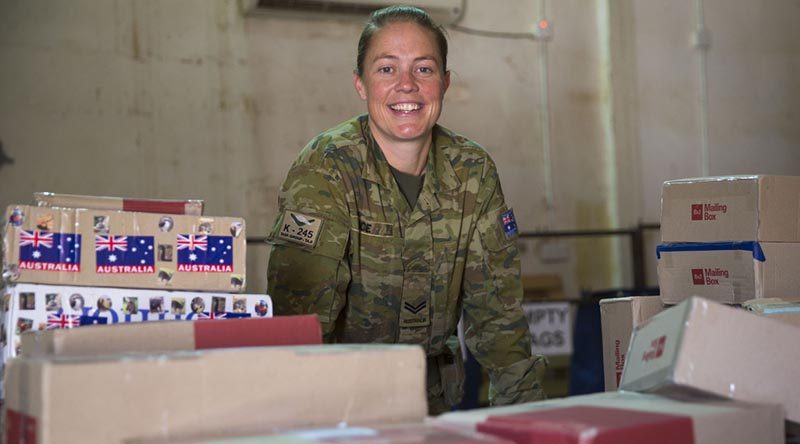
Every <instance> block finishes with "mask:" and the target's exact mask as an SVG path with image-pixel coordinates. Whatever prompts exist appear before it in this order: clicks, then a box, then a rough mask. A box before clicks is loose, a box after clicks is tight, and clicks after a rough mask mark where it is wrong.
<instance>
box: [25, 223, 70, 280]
mask: <svg viewBox="0 0 800 444" xmlns="http://www.w3.org/2000/svg"><path fill="white" fill-rule="evenodd" d="M19 268H20V269H21V270H38V271H69V272H80V271H81V235H80V234H75V233H51V232H48V231H25V230H22V231H20V233H19Z"/></svg>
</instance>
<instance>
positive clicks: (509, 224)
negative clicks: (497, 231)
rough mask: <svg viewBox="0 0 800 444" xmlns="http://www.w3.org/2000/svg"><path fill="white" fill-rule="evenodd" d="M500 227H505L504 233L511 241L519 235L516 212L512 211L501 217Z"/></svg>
mask: <svg viewBox="0 0 800 444" xmlns="http://www.w3.org/2000/svg"><path fill="white" fill-rule="evenodd" d="M500 225H502V226H503V233H505V235H506V239H510V238H511V237H513V236H514V235H515V234H517V232H518V231H517V220H516V219H514V210H512V209H510V208H509V210H508V211H506V212H505V213H502V214H501V215H500Z"/></svg>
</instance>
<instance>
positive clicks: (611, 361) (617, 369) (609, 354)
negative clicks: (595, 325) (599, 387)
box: [600, 296, 664, 392]
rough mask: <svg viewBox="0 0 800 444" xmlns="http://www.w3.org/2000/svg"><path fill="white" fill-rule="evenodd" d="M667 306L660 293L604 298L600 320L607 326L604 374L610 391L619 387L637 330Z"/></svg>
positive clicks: (604, 339) (605, 330) (604, 326)
mask: <svg viewBox="0 0 800 444" xmlns="http://www.w3.org/2000/svg"><path fill="white" fill-rule="evenodd" d="M663 309H664V305H663V304H662V303H661V299H660V298H659V297H658V296H632V297H625V298H613V299H602V300H600V322H601V324H602V329H603V374H604V376H605V383H606V391H607V392H613V391H615V390H617V387H619V380H620V379H621V378H622V369H623V367H624V366H625V356H626V354H627V353H628V345H629V344H630V342H631V334H633V329H634V328H635V327H636V326H638V325H639V324H642V323H644V322H645V321H646V320H648V319H650V318H651V317H653V316H654V315H656V314H658V313H660V312H661V310H663Z"/></svg>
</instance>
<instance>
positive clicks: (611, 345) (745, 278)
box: [600, 175, 800, 390]
mask: <svg viewBox="0 0 800 444" xmlns="http://www.w3.org/2000/svg"><path fill="white" fill-rule="evenodd" d="M661 204H662V208H661V238H662V243H661V244H660V245H659V246H658V248H657V257H658V281H659V287H660V290H661V296H660V299H661V302H662V303H663V305H661V304H659V302H657V301H656V299H650V298H633V299H632V300H624V299H609V300H604V301H601V305H600V308H601V314H602V318H603V341H604V343H603V349H604V350H603V354H604V366H605V374H606V389H607V390H616V388H617V387H618V384H619V378H621V376H622V367H623V364H624V355H625V350H626V349H627V345H628V343H629V340H630V334H631V333H632V332H633V330H634V328H635V327H636V326H637V325H638V324H641V323H644V322H645V321H646V320H647V319H649V318H650V317H652V316H653V315H655V314H657V313H658V312H660V311H661V310H662V309H663V308H664V307H667V306H670V305H674V304H678V303H680V302H682V301H684V300H686V299H688V298H690V297H692V296H699V297H703V298H706V299H708V300H712V301H717V302H720V303H724V304H736V305H738V304H745V305H746V306H749V307H750V310H751V311H753V312H755V313H758V314H761V315H764V316H769V317H772V318H774V319H779V320H782V321H785V322H789V323H795V324H798V323H800V306H797V305H795V304H793V303H792V302H787V301H798V300H800V290H798V289H800V177H791V176H768V175H754V176H726V177H706V178H696V179H681V180H671V181H667V182H665V183H664V187H663V192H662V200H661ZM775 298H779V299H775ZM770 301H771V302H770Z"/></svg>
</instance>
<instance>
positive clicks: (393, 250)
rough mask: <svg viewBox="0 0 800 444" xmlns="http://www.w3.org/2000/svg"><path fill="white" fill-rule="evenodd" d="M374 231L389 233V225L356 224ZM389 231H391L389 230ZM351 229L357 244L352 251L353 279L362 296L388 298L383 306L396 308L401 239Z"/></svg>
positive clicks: (399, 287) (401, 282)
mask: <svg viewBox="0 0 800 444" xmlns="http://www.w3.org/2000/svg"><path fill="white" fill-rule="evenodd" d="M359 225H369V226H371V229H372V230H373V231H374V232H382V233H389V232H390V230H391V228H392V227H391V225H388V224H380V223H374V222H369V221H359ZM392 231H393V230H392ZM374 232H372V233H368V232H365V231H362V230H355V229H353V230H352V232H351V236H352V237H353V239H354V241H356V242H358V245H354V247H355V248H353V251H352V255H353V257H352V264H353V267H352V268H353V280H354V283H357V284H358V285H359V286H360V288H359V292H360V293H363V295H364V297H369V298H388V300H386V301H385V303H386V304H389V305H393V304H396V305H397V306H399V298H400V291H401V288H402V285H403V263H402V252H403V240H402V239H401V238H398V237H394V236H391V235H381V234H375V233H374Z"/></svg>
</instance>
